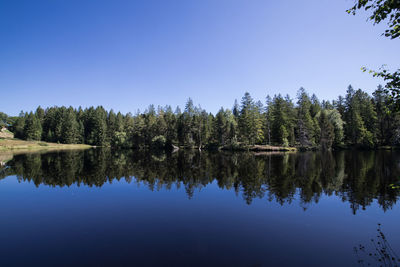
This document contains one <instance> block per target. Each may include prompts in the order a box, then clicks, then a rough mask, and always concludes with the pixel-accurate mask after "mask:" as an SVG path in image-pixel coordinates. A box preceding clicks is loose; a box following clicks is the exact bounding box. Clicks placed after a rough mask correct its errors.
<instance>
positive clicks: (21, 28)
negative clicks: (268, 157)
mask: <svg viewBox="0 0 400 267" xmlns="http://www.w3.org/2000/svg"><path fill="white" fill-rule="evenodd" d="M353 2H354V1H353V0H335V1H332V0H304V1H298V0H286V1H267V0H251V1H248V0H196V1H195V0H159V1H156V0H149V1H147V0H146V1H133V0H132V1H131V0H126V1H123V0H121V1H118V0H113V1H111V0H107V1H105V0H104V1H103V0H93V1H83V0H79V1H77V0H68V1H67V0H48V1H42V0H35V1H31V0H27V1H20V0H15V1H14V0H0V25H1V27H0V93H1V99H2V101H1V104H0V111H3V112H6V113H8V114H10V115H17V114H18V113H19V111H20V110H25V111H29V110H34V109H35V108H36V107H37V106H38V105H41V106H42V107H48V106H54V105H57V106H61V105H66V106H69V105H72V106H74V107H78V106H82V107H87V106H91V105H95V106H97V105H103V106H104V107H105V108H106V109H111V108H112V109H114V110H116V111H121V112H123V113H126V112H132V113H134V112H135V111H136V110H137V109H140V110H142V111H143V110H144V109H145V108H146V107H147V106H148V105H149V104H155V105H156V106H157V105H166V104H170V105H172V106H173V107H174V106H176V105H180V106H181V107H183V106H184V104H185V102H186V100H187V98H189V97H191V98H192V99H193V100H194V102H195V104H196V105H197V104H201V106H202V107H203V108H205V109H207V110H208V111H211V112H216V111H217V110H218V109H219V108H220V107H221V106H224V107H229V108H230V107H232V104H233V102H234V100H235V98H237V99H238V100H240V98H241V97H242V96H243V94H244V92H246V91H248V92H250V94H251V95H252V96H253V97H254V98H255V99H257V100H262V101H263V102H264V100H265V97H266V96H267V94H270V95H274V94H278V93H281V94H290V95H291V97H292V98H294V97H295V96H296V92H297V90H298V89H299V88H300V87H301V86H303V87H304V88H306V90H307V91H308V92H309V93H315V94H317V96H318V97H319V98H320V99H329V100H331V99H335V98H336V97H337V96H338V95H339V94H344V93H345V91H346V88H347V86H348V85H349V84H352V85H353V86H354V87H355V88H362V89H363V90H365V91H367V92H369V93H372V92H373V90H374V89H375V88H376V86H377V85H378V84H379V83H380V81H379V80H378V79H376V78H372V77H371V76H370V75H369V74H366V73H362V72H361V70H360V68H361V67H362V66H367V67H370V68H375V69H376V68H379V67H380V66H381V65H382V64H387V65H388V66H389V68H392V69H394V68H398V67H399V64H398V63H399V62H400V53H398V52H397V51H398V49H399V44H400V42H399V40H389V39H387V38H385V37H383V36H381V33H382V32H383V30H384V25H378V26H373V24H372V23H371V22H367V21H366V13H362V12H361V13H360V14H358V15H357V16H351V15H348V14H347V13H346V12H345V11H346V9H347V8H349V7H350V6H351V5H352V4H353Z"/></svg>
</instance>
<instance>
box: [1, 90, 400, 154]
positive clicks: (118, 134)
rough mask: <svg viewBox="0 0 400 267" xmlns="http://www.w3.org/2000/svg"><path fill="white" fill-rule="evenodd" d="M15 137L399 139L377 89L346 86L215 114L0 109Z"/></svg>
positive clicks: (241, 141)
mask: <svg viewBox="0 0 400 267" xmlns="http://www.w3.org/2000/svg"><path fill="white" fill-rule="evenodd" d="M1 114H2V116H1V123H2V124H3V125H6V126H7V127H8V129H9V130H10V131H12V132H13V133H14V135H15V137H16V138H20V139H24V140H41V141H45V142H55V143H64V144H89V145H94V146H103V147H113V148H134V149H148V148H155V149H172V148H174V147H183V148H201V149H220V148H225V149H240V148H243V147H249V146H254V145H268V146H280V147H300V148H305V149H317V148H320V149H323V150H329V149H331V148H334V149H335V148H346V147H357V148H367V149H371V148H377V147H381V146H396V145H398V144H399V143H400V112H399V111H398V109H397V108H396V107H395V105H394V103H393V102H392V101H391V96H390V93H389V92H387V90H384V88H383V87H382V86H378V88H377V89H376V90H375V91H374V92H373V94H372V96H371V95H369V94H368V93H366V92H365V91H363V90H361V89H358V90H355V89H354V88H353V87H352V86H351V85H350V86H349V87H348V88H347V91H346V94H345V96H344V97H343V96H339V97H338V98H337V99H336V100H334V101H325V100H323V101H320V100H319V99H318V98H317V96H316V95H315V94H313V95H311V96H310V95H309V94H308V93H307V92H306V90H305V89H304V88H300V89H299V90H298V92H297V96H296V99H292V98H290V96H289V95H286V96H282V95H281V94H278V95H275V96H273V97H270V96H267V97H266V99H265V101H264V102H262V101H256V100H254V99H253V98H252V97H251V95H250V94H249V93H247V92H246V93H245V94H244V96H243V97H242V99H241V101H240V103H238V101H237V100H235V102H234V105H233V107H232V108H231V109H226V108H221V109H220V110H219V111H218V112H217V113H216V114H212V113H210V112H207V111H206V110H204V109H202V108H201V107H200V106H195V105H194V103H193V101H192V99H190V98H189V99H188V100H187V102H186V104H185V107H184V109H183V110H181V109H180V108H179V107H177V108H176V109H173V108H172V107H171V106H165V107H160V106H159V107H157V108H156V107H155V106H154V105H150V106H149V107H148V108H147V109H146V110H145V111H144V112H137V113H136V114H134V115H133V114H131V113H127V114H121V113H120V112H118V113H116V112H114V111H113V110H110V111H107V110H105V109H104V108H103V107H102V106H98V107H89V108H85V109H83V108H81V107H79V108H77V109H76V108H73V107H64V106H63V107H49V108H46V109H43V108H42V107H40V106H39V107H38V108H37V109H36V111H35V112H29V113H28V112H23V111H21V113H20V114H19V116H18V117H8V116H7V115H6V114H4V113H1Z"/></svg>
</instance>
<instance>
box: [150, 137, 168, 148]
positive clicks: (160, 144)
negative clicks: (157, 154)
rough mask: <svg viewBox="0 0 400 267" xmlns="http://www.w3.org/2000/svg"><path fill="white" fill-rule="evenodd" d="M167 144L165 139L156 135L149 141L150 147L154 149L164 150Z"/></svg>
mask: <svg viewBox="0 0 400 267" xmlns="http://www.w3.org/2000/svg"><path fill="white" fill-rule="evenodd" d="M166 144H167V139H166V138H165V137H164V136H162V135H157V136H155V137H153V139H152V140H151V146H152V147H153V148H156V149H164V148H165V146H166Z"/></svg>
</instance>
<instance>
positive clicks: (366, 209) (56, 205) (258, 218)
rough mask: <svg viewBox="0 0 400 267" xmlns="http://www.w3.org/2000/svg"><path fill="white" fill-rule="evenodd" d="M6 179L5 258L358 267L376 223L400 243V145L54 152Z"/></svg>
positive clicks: (6, 262)
mask: <svg viewBox="0 0 400 267" xmlns="http://www.w3.org/2000/svg"><path fill="white" fill-rule="evenodd" d="M0 178H1V180H0V210H1V217H0V266H38V265H40V266H62V265H90V266H102V265H108V266H357V264H358V263H357V256H356V255H355V253H354V251H353V248H354V247H355V246H357V245H358V244H363V245H365V246H366V247H367V249H370V247H371V246H370V239H371V238H374V237H375V236H376V227H377V223H381V224H382V229H383V232H384V233H385V234H386V236H387V237H388V240H389V242H390V244H391V246H392V247H393V249H394V250H396V251H397V252H400V235H399V222H400V220H399V219H400V207H399V204H398V198H399V195H400V191H399V189H393V188H392V187H391V186H390V185H391V184H396V183H398V182H399V181H400V153H399V152H390V151H380V152H337V153H320V152H307V153H297V154H247V153H238V154H230V153H205V152H201V153H199V152H183V151H181V152H179V153H174V154H171V155H165V154H157V155H155V154H149V153H143V152H134V151H111V150H88V151H70V152H54V153H46V154H25V155H15V156H14V158H13V159H12V160H9V161H7V162H6V163H5V164H4V165H3V166H1V167H0ZM371 249H372V248H371ZM398 254H400V253H398ZM361 257H362V258H364V260H366V261H370V259H369V258H368V257H367V256H365V257H363V256H361ZM370 262H371V263H372V264H373V265H374V264H376V262H375V263H374V262H373V261H370Z"/></svg>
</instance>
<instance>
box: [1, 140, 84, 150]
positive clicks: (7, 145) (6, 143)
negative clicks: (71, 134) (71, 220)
mask: <svg viewBox="0 0 400 267" xmlns="http://www.w3.org/2000/svg"><path fill="white" fill-rule="evenodd" d="M91 147H92V146H90V145H84V144H56V143H47V142H42V141H24V140H20V139H15V138H0V153H1V152H11V151H13V152H14V151H18V152H23V151H27V152H28V151H40V150H65V149H87V148H91Z"/></svg>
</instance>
